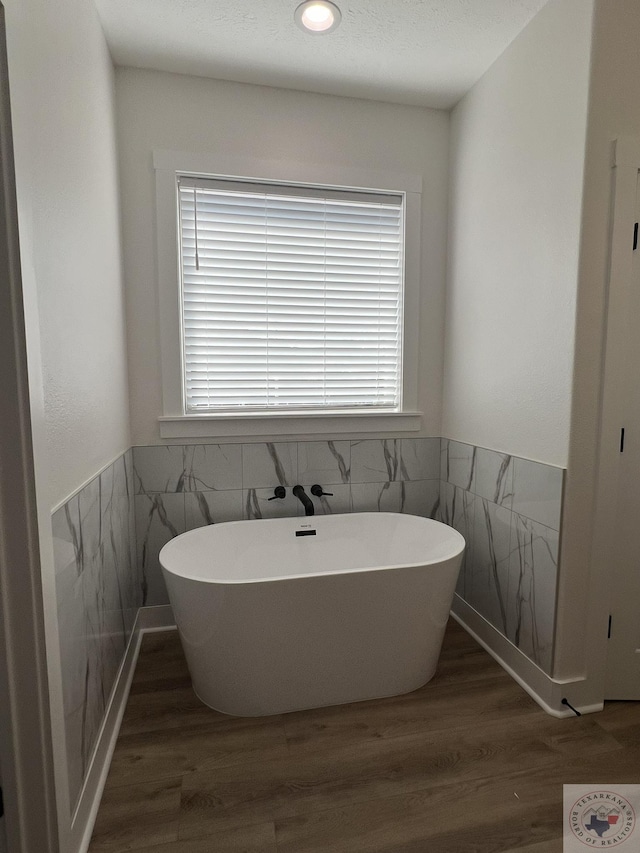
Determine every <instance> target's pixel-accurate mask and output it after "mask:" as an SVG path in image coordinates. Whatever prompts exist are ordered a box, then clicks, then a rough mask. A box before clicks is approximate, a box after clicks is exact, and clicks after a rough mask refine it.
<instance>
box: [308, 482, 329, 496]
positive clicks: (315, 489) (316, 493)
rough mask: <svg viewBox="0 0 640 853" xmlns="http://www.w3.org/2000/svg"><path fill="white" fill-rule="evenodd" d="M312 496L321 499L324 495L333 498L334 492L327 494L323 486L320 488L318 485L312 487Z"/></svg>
mask: <svg viewBox="0 0 640 853" xmlns="http://www.w3.org/2000/svg"><path fill="white" fill-rule="evenodd" d="M311 494H312V495H313V496H314V498H321V497H323V495H328V496H329V497H330V498H332V497H333V492H325V491H324V489H323V488H322V486H319V485H318V484H317V483H316V485H315V486H311Z"/></svg>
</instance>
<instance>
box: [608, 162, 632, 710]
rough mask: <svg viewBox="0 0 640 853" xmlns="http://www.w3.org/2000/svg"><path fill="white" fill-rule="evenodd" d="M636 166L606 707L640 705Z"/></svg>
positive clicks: (620, 360)
mask: <svg viewBox="0 0 640 853" xmlns="http://www.w3.org/2000/svg"><path fill="white" fill-rule="evenodd" d="M627 150H628V152H629V151H633V148H629V147H628V149H627ZM632 159H633V160H635V165H633V162H627V163H626V164H625V163H620V164H619V166H618V167H617V170H616V171H617V174H616V187H615V212H614V223H613V233H612V253H611V276H610V285H609V311H608V322H607V351H606V366H605V400H604V405H605V409H607V408H608V411H605V414H604V420H603V431H602V442H603V446H602V456H601V464H602V466H603V467H604V466H607V465H608V466H609V467H610V468H611V470H610V471H609V475H610V476H611V479H610V483H611V490H610V492H609V494H610V496H611V499H612V504H613V505H612V506H611V507H610V515H609V519H610V521H609V524H610V529H609V531H608V536H607V541H608V543H609V544H608V547H607V549H606V550H603V551H602V552H601V555H600V559H601V560H602V561H603V564H604V565H605V567H606V570H607V572H608V574H609V584H608V592H609V596H610V621H609V636H608V645H607V669H606V682H605V699H634V700H640V245H638V236H637V229H638V226H637V224H636V223H637V222H638V221H640V180H639V174H640V173H639V172H638V164H639V161H640V147H639V148H638V149H637V151H636V153H635V154H634V155H633V158H632ZM607 395H608V396H607Z"/></svg>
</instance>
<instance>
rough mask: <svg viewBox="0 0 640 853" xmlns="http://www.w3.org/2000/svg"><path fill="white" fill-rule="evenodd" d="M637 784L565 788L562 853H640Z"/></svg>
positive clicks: (571, 786) (639, 798)
mask: <svg viewBox="0 0 640 853" xmlns="http://www.w3.org/2000/svg"><path fill="white" fill-rule="evenodd" d="M639 810H640V785H564V833H563V843H564V847H563V850H564V853H584V850H585V848H587V849H588V848H591V850H613V849H615V848H619V849H620V851H621V853H623V851H625V853H627V851H628V853H640V828H639V827H638V825H637V819H636V815H637V814H638V811H639Z"/></svg>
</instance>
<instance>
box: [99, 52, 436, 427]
mask: <svg viewBox="0 0 640 853" xmlns="http://www.w3.org/2000/svg"><path fill="white" fill-rule="evenodd" d="M116 92H117V106H118V139H119V149H120V166H121V192H122V200H123V223H124V258H125V278H126V284H127V308H128V331H129V359H130V363H129V376H130V391H131V417H132V431H133V442H134V444H150V443H155V442H158V441H159V437H158V436H159V432H158V423H157V418H158V416H159V415H160V414H161V376H160V366H159V340H158V318H157V308H156V304H157V285H156V272H155V270H156V255H155V245H154V238H155V231H154V228H155V225H154V211H155V180H154V173H153V168H152V151H153V150H154V149H160V150H162V149H165V150H173V151H183V152H191V153H201V152H207V153H212V152H214V153H215V152H218V153H220V155H221V156H222V157H230V156H231V157H234V158H240V157H243V156H244V157H248V158H253V159H256V158H258V159H262V160H287V158H291V159H292V160H295V161H297V162H300V161H302V162H309V163H312V164H313V163H319V164H322V163H329V164H334V165H336V164H337V165H338V166H340V167H345V168H348V167H351V168H358V169H361V170H364V169H369V170H377V171H388V172H400V173H405V174H406V173H409V174H411V173H413V174H418V175H421V176H422V179H423V210H422V217H423V233H424V240H423V254H422V306H421V319H422V337H421V356H420V365H419V387H420V400H419V408H420V409H421V410H422V411H423V412H424V413H425V417H424V429H423V431H422V433H421V434H423V435H429V434H430V435H439V434H440V416H441V381H442V314H443V310H444V278H445V275H444V269H445V246H446V204H447V142H448V116H447V114H446V113H444V112H440V111H436V110H429V109H424V108H420V107H407V106H399V105H392V104H383V103H377V102H374V101H360V100H355V99H347V98H337V97H332V96H325V95H313V94H306V93H301V92H293V91H286V90H281V89H272V88H266V87H259V86H250V85H244V84H238V83H227V82H221V81H215V80H207V79H204V78H198V77H188V76H184V75H176V74H167V73H161V72H154V71H141V70H137V69H118V71H117V73H116ZM299 437H303V436H299ZM290 438H294V437H290Z"/></svg>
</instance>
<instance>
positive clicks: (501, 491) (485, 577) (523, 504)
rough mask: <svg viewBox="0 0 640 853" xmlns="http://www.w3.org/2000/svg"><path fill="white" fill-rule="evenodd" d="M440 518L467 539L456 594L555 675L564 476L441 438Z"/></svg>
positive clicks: (546, 467) (548, 467) (545, 467)
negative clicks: (554, 650)
mask: <svg viewBox="0 0 640 853" xmlns="http://www.w3.org/2000/svg"><path fill="white" fill-rule="evenodd" d="M440 470H441V477H442V481H441V486H440V488H441V495H440V496H441V501H440V516H439V517H440V518H441V520H442V521H444V522H445V523H446V524H450V525H451V526H452V527H455V528H456V530H458V531H459V532H460V533H461V534H462V535H463V536H464V537H465V539H466V541H467V549H466V552H465V556H464V559H463V562H462V568H461V571H460V576H459V578H458V584H457V588H456V592H457V594H458V595H459V596H460V597H461V598H463V599H464V600H465V601H466V602H467V603H468V604H470V605H471V606H472V607H473V608H474V609H475V610H477V611H478V613H480V615H482V616H483V617H484V618H485V619H486V620H487V621H488V622H490V623H491V624H492V625H493V626H494V627H495V628H496V629H497V630H498V631H500V632H501V633H502V634H504V636H506V637H507V638H508V639H509V640H511V642H512V643H514V645H516V646H517V647H518V648H519V649H520V650H521V651H522V652H523V653H524V654H526V655H528V657H530V658H531V659H532V660H533V661H535V663H537V664H538V665H539V666H540V667H542V668H543V669H544V670H545V671H546V672H548V673H551V666H552V659H553V631H554V619H555V608H556V581H557V569H558V547H559V533H558V530H559V527H560V510H561V503H562V487H563V474H564V472H563V471H562V469H560V468H556V467H554V466H552V465H543V464H542V463H540V462H532V461H530V460H527V459H521V458H519V457H514V456H511V455H509V454H504V453H498V452H497V451H494V450H487V449H485V448H481V447H478V448H473V447H472V446H471V445H465V444H461V443H460V442H454V441H447V440H446V439H443V440H442V448H441V469H440Z"/></svg>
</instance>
